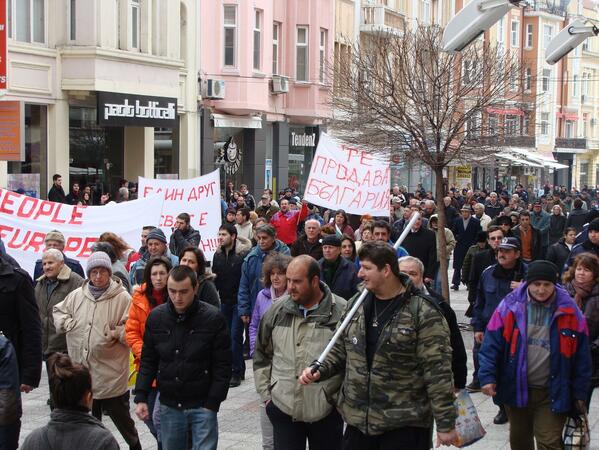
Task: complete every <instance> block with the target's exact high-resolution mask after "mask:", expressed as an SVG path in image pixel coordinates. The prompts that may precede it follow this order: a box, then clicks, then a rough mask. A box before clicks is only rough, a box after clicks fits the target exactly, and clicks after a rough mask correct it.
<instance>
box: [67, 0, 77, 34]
mask: <svg viewBox="0 0 599 450" xmlns="http://www.w3.org/2000/svg"><path fill="white" fill-rule="evenodd" d="M76 5H77V0H69V40H71V41H74V40H75V38H76V37H77V6H76Z"/></svg>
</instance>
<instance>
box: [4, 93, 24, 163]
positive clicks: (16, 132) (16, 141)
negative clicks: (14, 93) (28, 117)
mask: <svg viewBox="0 0 599 450" xmlns="http://www.w3.org/2000/svg"><path fill="white" fill-rule="evenodd" d="M24 160H25V106H24V105H23V102H13V101H11V102H0V161H24Z"/></svg>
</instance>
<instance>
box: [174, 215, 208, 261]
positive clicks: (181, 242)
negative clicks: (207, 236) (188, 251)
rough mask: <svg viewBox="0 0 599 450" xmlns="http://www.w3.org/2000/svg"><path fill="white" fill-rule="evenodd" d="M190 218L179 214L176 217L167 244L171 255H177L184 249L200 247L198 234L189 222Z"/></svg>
mask: <svg viewBox="0 0 599 450" xmlns="http://www.w3.org/2000/svg"><path fill="white" fill-rule="evenodd" d="M190 221H191V217H190V215H189V214H187V213H181V214H179V215H178V216H177V220H176V222H175V227H174V228H173V233H172V234H171V239H170V242H169V245H168V247H169V250H170V251H171V253H172V254H173V255H178V254H179V253H181V251H182V250H183V249H184V248H187V247H196V248H197V247H198V246H199V245H200V240H201V239H202V236H200V232H199V231H198V230H195V229H194V228H193V227H192V226H191V225H190V224H189V222H190Z"/></svg>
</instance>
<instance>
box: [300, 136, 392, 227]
mask: <svg viewBox="0 0 599 450" xmlns="http://www.w3.org/2000/svg"><path fill="white" fill-rule="evenodd" d="M389 189H390V170H389V162H388V161H383V160H382V159H380V158H378V157H377V156H376V155H374V154H372V153H369V152H365V151H363V150H360V149H357V148H355V147H351V146H348V145H346V144H343V143H341V142H338V141H336V140H334V139H333V138H331V137H330V136H328V135H327V134H325V133H323V134H322V135H321V136H320V140H319V142H318V148H317V149H316V154H315V155H314V160H313V162H312V167H311V168H310V176H309V178H308V183H307V185H306V192H305V198H306V200H307V201H308V202H310V203H314V204H315V205H318V206H323V207H326V208H331V209H343V210H345V211H346V212H349V213H351V214H372V215H373V216H385V215H387V214H388V213H389V199H390V192H389Z"/></svg>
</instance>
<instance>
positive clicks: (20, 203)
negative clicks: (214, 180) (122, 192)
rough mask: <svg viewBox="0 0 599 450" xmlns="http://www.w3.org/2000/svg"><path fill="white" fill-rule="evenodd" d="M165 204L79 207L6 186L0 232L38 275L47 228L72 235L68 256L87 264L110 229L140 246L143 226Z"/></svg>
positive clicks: (153, 221) (0, 198)
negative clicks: (29, 194) (13, 190)
mask: <svg viewBox="0 0 599 450" xmlns="http://www.w3.org/2000/svg"><path fill="white" fill-rule="evenodd" d="M161 207H162V199H161V198H160V197H153V198H147V199H143V200H133V201H130V202H125V203H109V204H107V205H105V206H73V205H65V204H62V203H54V202H50V201H47V200H40V199H38V198H34V197H28V196H26V195H21V194H17V193H16V192H12V191H8V190H6V189H0V237H1V238H2V241H3V242H4V245H5V247H6V251H7V252H8V254H9V255H10V256H12V257H13V258H15V259H16V260H17V262H18V263H19V264H20V265H21V267H22V268H23V269H25V270H26V271H27V272H29V274H31V275H33V268H34V266H35V261H36V260H38V259H40V258H41V257H42V253H43V251H44V248H45V246H44V237H45V235H46V233H47V232H49V231H52V230H59V231H60V232H61V233H62V234H63V235H64V237H65V240H66V242H65V249H64V253H65V255H66V256H68V257H69V258H73V259H76V260H77V261H79V262H80V263H81V265H82V266H83V267H84V268H85V264H86V261H87V258H89V255H90V254H91V247H92V245H93V244H94V242H96V241H97V240H98V238H99V237H100V235H101V234H102V233H104V232H105V231H112V232H113V233H115V234H117V235H119V236H121V237H122V238H123V239H124V240H125V241H126V242H127V243H128V244H129V245H130V246H131V248H134V249H138V248H139V246H140V240H139V236H140V234H141V228H142V227H143V226H144V225H151V224H157V223H158V221H159V220H160V209H161Z"/></svg>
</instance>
